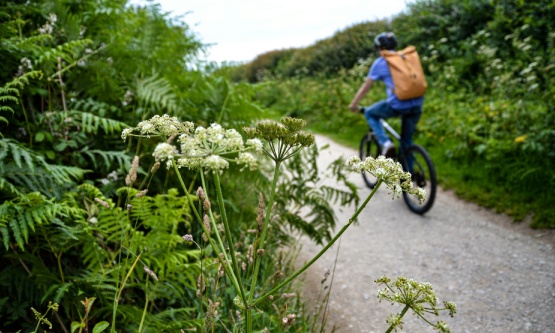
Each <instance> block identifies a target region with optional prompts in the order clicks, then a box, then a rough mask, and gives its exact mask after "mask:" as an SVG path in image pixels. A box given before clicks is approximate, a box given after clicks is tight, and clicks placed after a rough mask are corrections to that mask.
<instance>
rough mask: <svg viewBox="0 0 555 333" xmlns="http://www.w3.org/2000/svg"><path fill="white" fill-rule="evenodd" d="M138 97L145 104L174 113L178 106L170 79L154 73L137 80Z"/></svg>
mask: <svg viewBox="0 0 555 333" xmlns="http://www.w3.org/2000/svg"><path fill="white" fill-rule="evenodd" d="M136 90H137V93H136V97H137V99H138V100H140V101H141V102H142V103H143V105H144V106H146V107H150V108H155V109H158V110H164V109H165V110H167V111H168V112H170V113H172V112H175V111H176V110H177V109H178V108H177V97H176V95H175V93H174V92H173V87H172V85H171V84H170V82H169V81H168V80H166V79H165V78H163V77H159V76H158V75H153V76H151V77H147V78H144V79H138V80H137V81H136Z"/></svg>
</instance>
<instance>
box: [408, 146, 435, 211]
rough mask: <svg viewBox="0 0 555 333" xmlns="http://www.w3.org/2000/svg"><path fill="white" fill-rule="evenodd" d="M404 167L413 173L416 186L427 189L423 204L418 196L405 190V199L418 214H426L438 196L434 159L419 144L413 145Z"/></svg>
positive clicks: (413, 181)
mask: <svg viewBox="0 0 555 333" xmlns="http://www.w3.org/2000/svg"><path fill="white" fill-rule="evenodd" d="M411 164H412V166H411ZM403 169H404V170H405V171H408V172H410V174H411V175H412V184H413V185H414V186H418V187H420V188H422V189H424V190H425V191H426V198H425V199H424V202H423V203H422V204H420V202H419V200H418V198H417V197H416V196H414V195H411V194H408V193H406V192H403V199H404V200H405V202H406V204H407V206H409V209H410V210H411V211H413V212H415V213H417V214H424V213H426V212H427V211H428V210H430V208H432V205H433V204H434V201H435V198H436V190H437V178H436V169H435V167H434V164H433V163H432V159H431V158H430V155H429V154H428V152H427V151H426V150H425V149H424V148H422V147H421V146H419V145H412V146H410V147H409V148H408V149H407V151H406V153H405V159H404V161H403Z"/></svg>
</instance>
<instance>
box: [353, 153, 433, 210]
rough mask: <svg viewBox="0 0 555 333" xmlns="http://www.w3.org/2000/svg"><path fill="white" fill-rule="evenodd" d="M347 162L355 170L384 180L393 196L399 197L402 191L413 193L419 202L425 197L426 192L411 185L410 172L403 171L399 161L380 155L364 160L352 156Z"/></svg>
mask: <svg viewBox="0 0 555 333" xmlns="http://www.w3.org/2000/svg"><path fill="white" fill-rule="evenodd" d="M347 164H348V165H349V166H350V167H351V168H352V169H353V171H355V172H361V171H364V172H368V173H369V174H371V175H373V176H374V177H376V178H377V179H378V180H379V181H382V182H384V183H385V185H386V186H387V188H389V189H390V190H391V192H390V194H392V196H393V198H396V197H399V196H400V195H401V193H402V192H403V191H405V192H407V193H409V194H412V195H415V196H416V197H418V199H419V200H420V202H422V201H424V199H425V198H426V192H425V191H424V190H423V189H421V188H419V187H415V186H414V185H413V183H412V181H411V174H410V173H409V172H405V171H403V167H402V166H401V163H399V162H395V161H394V160H392V159H390V158H386V157H385V156H381V155H380V156H378V158H373V157H367V158H366V159H365V160H364V161H361V160H360V158H358V157H357V156H352V157H351V158H349V160H348V162H347Z"/></svg>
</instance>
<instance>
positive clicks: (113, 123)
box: [69, 110, 130, 134]
mask: <svg viewBox="0 0 555 333" xmlns="http://www.w3.org/2000/svg"><path fill="white" fill-rule="evenodd" d="M69 116H70V117H72V118H74V119H75V120H76V121H77V122H80V123H81V128H82V129H83V131H85V133H93V134H96V133H98V130H99V129H100V128H102V129H103V130H104V132H106V134H113V133H118V132H121V131H122V130H123V129H124V128H128V127H130V126H129V125H127V124H126V123H124V122H121V121H119V120H114V119H109V118H105V117H100V116H97V115H95V114H92V113H88V112H82V111H75V110H72V111H69Z"/></svg>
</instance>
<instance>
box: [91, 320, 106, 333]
mask: <svg viewBox="0 0 555 333" xmlns="http://www.w3.org/2000/svg"><path fill="white" fill-rule="evenodd" d="M108 326H110V324H108V322H107V321H101V322H99V323H98V324H96V325H95V326H94V328H93V333H100V332H103V331H104V330H105V329H106V328H108Z"/></svg>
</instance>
